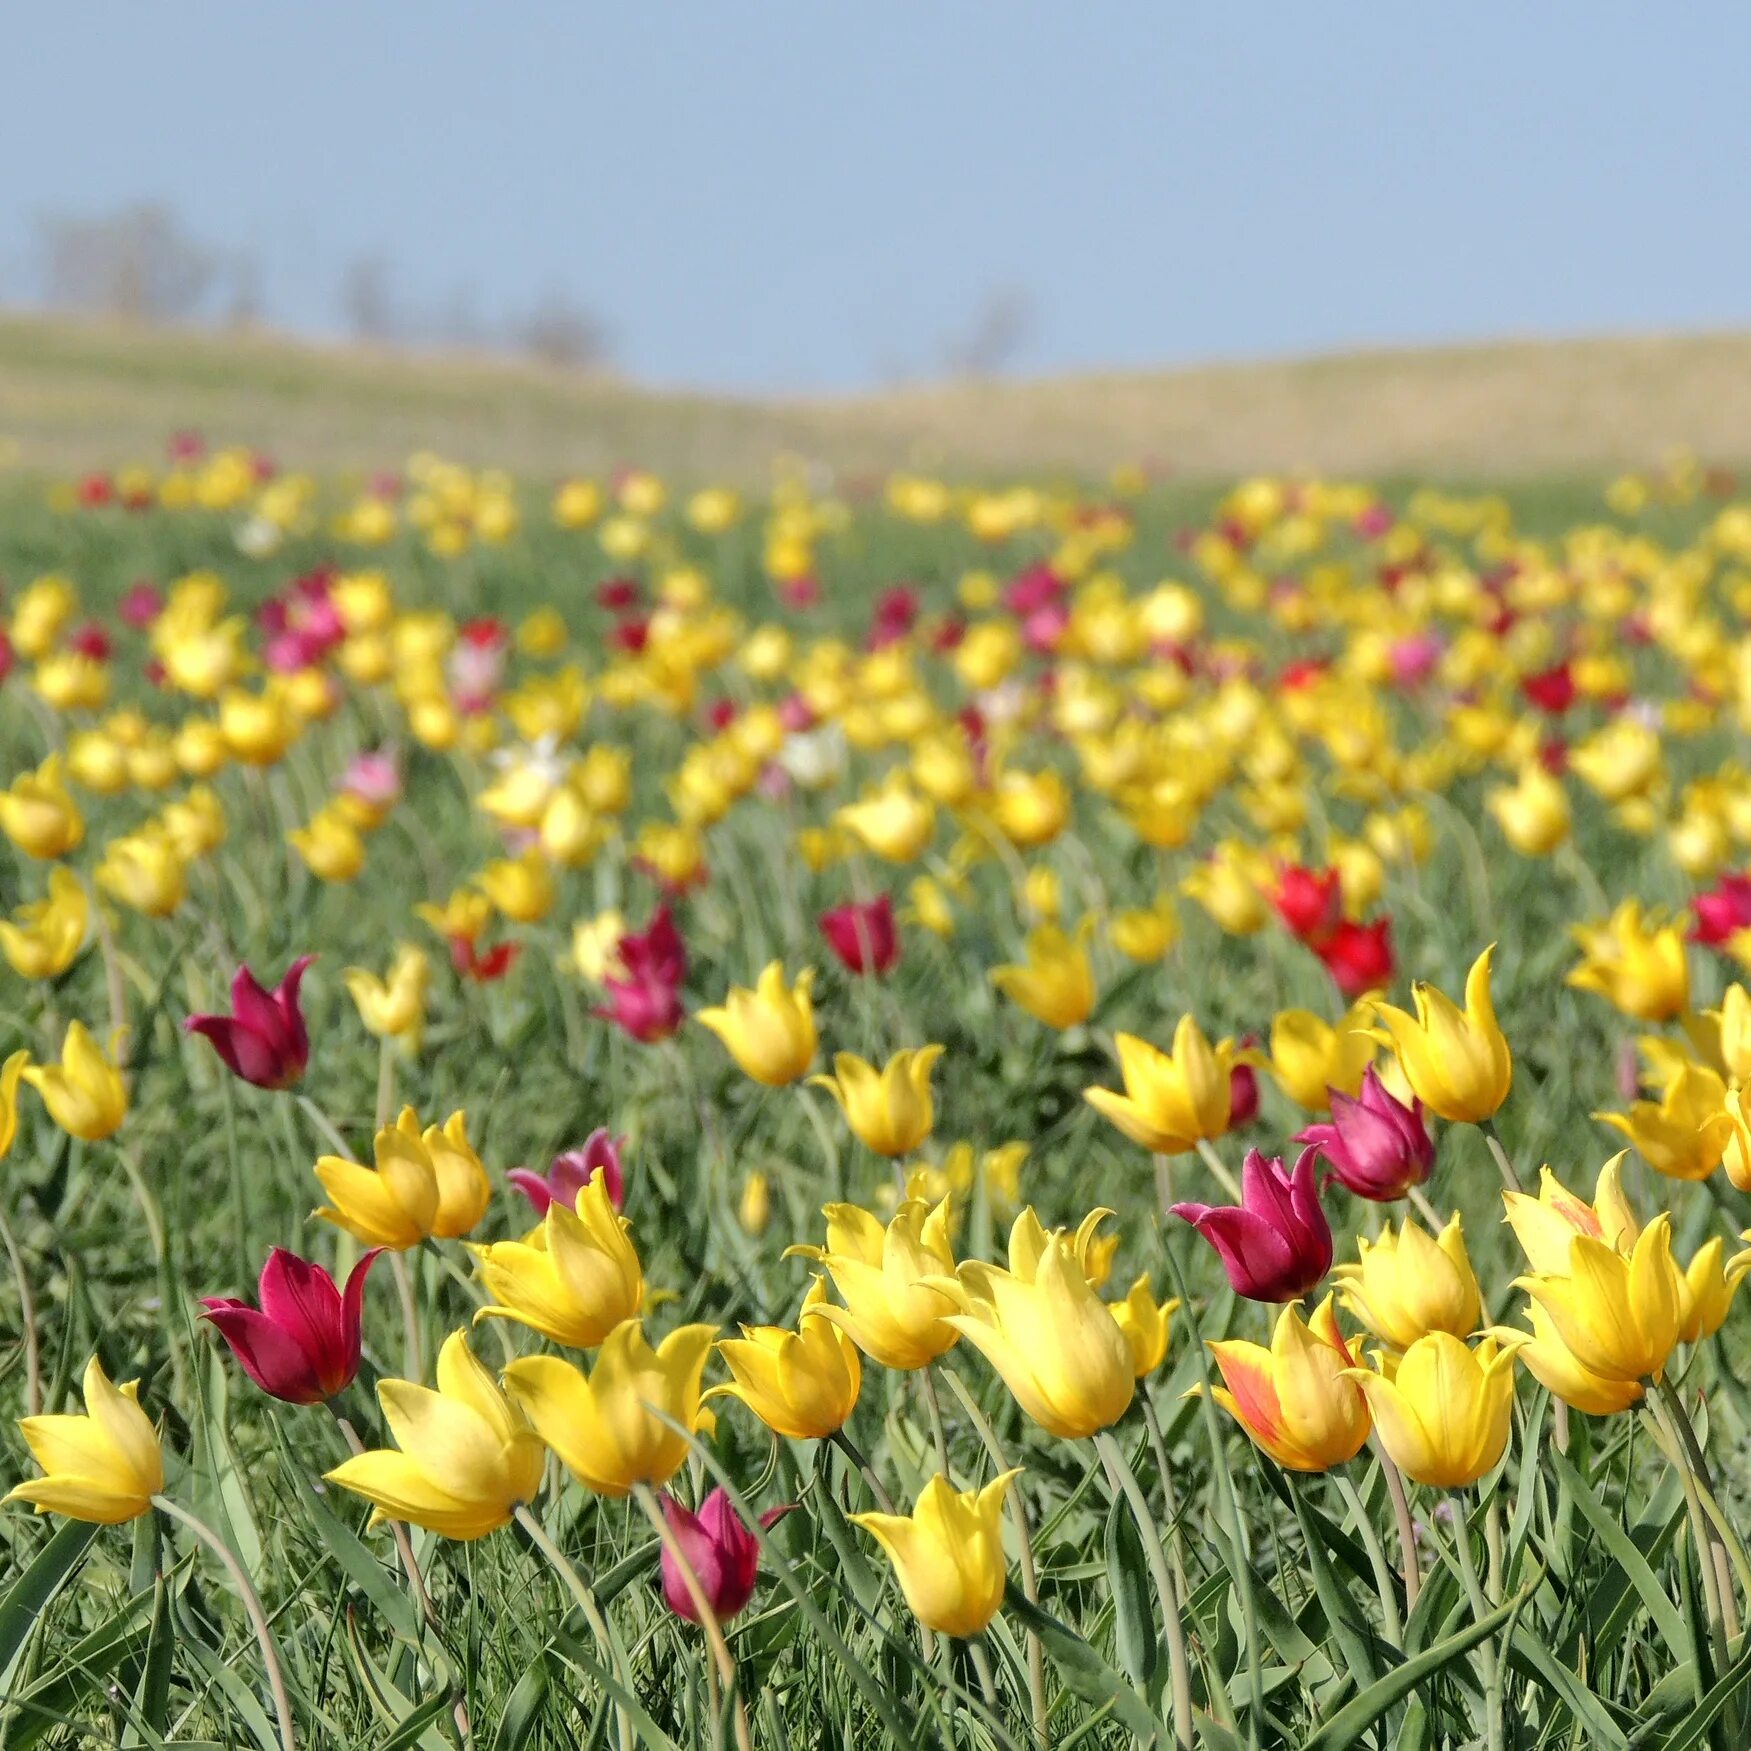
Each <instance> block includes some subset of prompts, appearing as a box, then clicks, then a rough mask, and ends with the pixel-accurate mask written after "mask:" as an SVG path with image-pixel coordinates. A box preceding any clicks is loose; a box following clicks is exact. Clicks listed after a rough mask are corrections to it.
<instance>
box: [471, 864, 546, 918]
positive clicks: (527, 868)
mask: <svg viewBox="0 0 1751 1751" xmlns="http://www.w3.org/2000/svg"><path fill="white" fill-rule="evenodd" d="M475 879H476V881H477V882H478V883H479V884H480V889H481V891H482V892H483V893H484V894H485V895H486V897H487V898H488V899H489V900H491V901H492V903H493V904H494V905H495V906H496V907H498V909H499V910H500V911H501V912H502V913H504V915H505V916H506V917H507V918H509V919H511V920H512V921H513V922H514V923H517V924H539V923H540V922H541V920H542V919H543V918H545V917H546V916H547V914H548V913H549V912H551V911H552V910H553V874H552V872H551V871H550V870H549V869H548V867H547V859H546V858H545V857H543V856H542V855H541V852H540V851H539V849H537V848H535V847H533V846H532V847H531V848H530V849H529V850H527V851H525V852H524V853H523V855H522V856H521V857H509V858H500V859H499V860H498V861H497V862H494V863H489V864H488V865H487V866H486V868H485V869H483V870H482V871H481V872H480V874H479V875H478V876H477V877H476V878H475Z"/></svg>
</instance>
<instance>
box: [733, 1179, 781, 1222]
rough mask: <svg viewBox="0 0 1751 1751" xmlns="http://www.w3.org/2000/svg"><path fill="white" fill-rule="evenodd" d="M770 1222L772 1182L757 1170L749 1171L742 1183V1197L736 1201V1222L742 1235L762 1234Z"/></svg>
mask: <svg viewBox="0 0 1751 1751" xmlns="http://www.w3.org/2000/svg"><path fill="white" fill-rule="evenodd" d="M771 1220H772V1182H771V1181H770V1180H769V1179H767V1177H766V1175H765V1174H764V1173H762V1172H761V1171H760V1169H759V1168H757V1167H756V1168H753V1169H751V1170H750V1171H749V1173H748V1175H747V1177H746V1178H745V1179H744V1180H743V1181H742V1195H741V1197H739V1198H738V1199H737V1200H736V1221H737V1222H738V1223H740V1224H741V1229H742V1232H743V1233H744V1234H755V1235H759V1234H764V1233H765V1232H766V1224H767V1223H768V1222H770V1221H771Z"/></svg>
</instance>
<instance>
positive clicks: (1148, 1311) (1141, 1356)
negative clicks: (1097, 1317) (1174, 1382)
mask: <svg viewBox="0 0 1751 1751" xmlns="http://www.w3.org/2000/svg"><path fill="white" fill-rule="evenodd" d="M1178 1307H1179V1299H1178V1297H1177V1296H1176V1297H1175V1298H1174V1299H1172V1300H1170V1301H1159V1302H1158V1301H1157V1300H1156V1299H1155V1296H1154V1295H1153V1294H1152V1293H1151V1291H1150V1288H1149V1279H1148V1277H1147V1276H1142V1277H1139V1278H1137V1280H1136V1281H1135V1282H1134V1283H1132V1285H1131V1287H1130V1288H1129V1289H1128V1290H1127V1291H1126V1292H1125V1297H1124V1299H1123V1300H1122V1301H1113V1302H1109V1303H1108V1311H1109V1312H1110V1313H1111V1314H1112V1316H1113V1318H1114V1319H1115V1320H1116V1321H1117V1322H1118V1327H1119V1330H1120V1331H1122V1332H1123V1333H1124V1334H1125V1342H1126V1343H1127V1344H1129V1345H1130V1346H1131V1371H1132V1373H1133V1374H1135V1375H1136V1376H1137V1378H1138V1379H1139V1380H1141V1379H1143V1378H1144V1377H1145V1376H1146V1375H1150V1374H1153V1373H1154V1372H1155V1370H1156V1369H1157V1368H1159V1367H1160V1366H1161V1364H1162V1363H1163V1362H1164V1361H1166V1359H1167V1344H1168V1339H1169V1338H1170V1337H1171V1335H1172V1331H1173V1315H1174V1313H1175V1311H1176V1310H1177V1309H1178Z"/></svg>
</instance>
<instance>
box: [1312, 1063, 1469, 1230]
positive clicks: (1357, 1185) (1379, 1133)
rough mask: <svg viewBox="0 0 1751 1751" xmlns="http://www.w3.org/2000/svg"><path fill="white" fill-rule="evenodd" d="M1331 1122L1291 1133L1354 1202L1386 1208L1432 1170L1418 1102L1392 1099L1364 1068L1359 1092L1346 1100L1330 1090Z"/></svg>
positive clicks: (1429, 1139) (1430, 1145) (1432, 1153)
mask: <svg viewBox="0 0 1751 1751" xmlns="http://www.w3.org/2000/svg"><path fill="white" fill-rule="evenodd" d="M1329 1092H1330V1095H1331V1119H1330V1121H1329V1122H1328V1123H1325V1124H1320V1125H1309V1126H1308V1127H1307V1129H1306V1130H1305V1131H1301V1132H1298V1133H1297V1134H1296V1138H1295V1141H1296V1142H1297V1143H1306V1144H1310V1145H1312V1146H1313V1147H1314V1148H1316V1149H1317V1150H1318V1151H1319V1153H1320V1154H1321V1155H1322V1156H1323V1157H1324V1158H1325V1161H1326V1164H1327V1165H1328V1166H1329V1167H1330V1168H1331V1170H1332V1172H1333V1173H1334V1174H1336V1175H1337V1177H1338V1180H1339V1182H1340V1183H1341V1184H1342V1185H1343V1186H1344V1187H1345V1189H1346V1190H1348V1191H1352V1192H1354V1193H1355V1194H1356V1196H1357V1197H1359V1198H1371V1199H1373V1200H1374V1201H1375V1202H1376V1203H1390V1202H1392V1200H1394V1199H1395V1198H1402V1197H1403V1196H1404V1195H1405V1193H1406V1192H1408V1191H1409V1190H1410V1189H1411V1187H1412V1186H1419V1185H1421V1184H1422V1183H1423V1182H1424V1181H1425V1180H1426V1179H1427V1178H1428V1177H1429V1174H1430V1173H1431V1171H1432V1170H1433V1168H1434V1166H1435V1140H1434V1139H1433V1138H1432V1137H1431V1136H1430V1135H1429V1127H1428V1125H1427V1124H1426V1123H1425V1122H1424V1119H1423V1103H1422V1102H1421V1101H1420V1100H1416V1099H1414V1098H1413V1099H1412V1101H1411V1103H1410V1104H1409V1105H1408V1106H1407V1105H1405V1103H1404V1102H1402V1101H1400V1100H1398V1099H1396V1098H1395V1097H1394V1096H1393V1094H1392V1093H1391V1092H1390V1091H1389V1090H1388V1089H1387V1087H1386V1084H1385V1083H1383V1082H1382V1081H1381V1080H1380V1077H1379V1074H1378V1073H1377V1072H1376V1071H1375V1069H1374V1066H1373V1065H1372V1064H1370V1065H1369V1066H1368V1068H1367V1070H1365V1071H1364V1072H1363V1075H1362V1089H1361V1093H1360V1094H1359V1095H1358V1096H1356V1097H1354V1098H1352V1097H1351V1096H1350V1095H1348V1094H1345V1093H1342V1092H1341V1091H1340V1090H1338V1089H1336V1088H1334V1089H1332V1090H1330V1091H1329Z"/></svg>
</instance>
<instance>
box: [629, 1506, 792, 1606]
mask: <svg viewBox="0 0 1751 1751" xmlns="http://www.w3.org/2000/svg"><path fill="white" fill-rule="evenodd" d="M662 1502H663V1518H664V1519H665V1520H667V1521H668V1523H669V1530H670V1531H671V1532H672V1533H674V1535H675V1543H676V1545H677V1547H678V1548H679V1550H680V1555H681V1559H682V1561H685V1562H686V1564H687V1566H688V1568H690V1569H691V1570H692V1571H693V1577H694V1579H695V1580H696V1581H697V1582H698V1583H699V1590H700V1592H702V1593H703V1594H704V1595H705V1601H706V1603H707V1604H708V1605H709V1606H710V1607H711V1612H712V1615H713V1616H714V1617H715V1618H716V1619H717V1620H718V1622H719V1623H728V1622H729V1620H730V1619H731V1618H732V1617H734V1616H736V1614H737V1613H738V1612H740V1611H741V1610H742V1609H743V1607H744V1606H746V1605H747V1603H748V1601H749V1600H750V1599H752V1598H753V1597H754V1582H755V1580H756V1578H757V1577H758V1574H759V1569H760V1546H759V1543H758V1541H757V1540H756V1539H755V1537H754V1535H753V1533H751V1532H750V1531H749V1530H748V1528H747V1527H746V1526H745V1525H744V1524H743V1523H742V1518H741V1516H740V1515H739V1514H738V1513H737V1512H736V1510H735V1507H734V1505H733V1504H732V1503H731V1501H730V1498H729V1496H728V1495H727V1494H725V1492H724V1490H723V1488H722V1486H721V1485H720V1486H719V1487H718V1488H717V1489H714V1490H713V1491H712V1492H711V1494H710V1495H709V1496H707V1497H706V1498H705V1500H704V1501H703V1502H702V1503H701V1504H700V1508H699V1512H698V1513H697V1514H695V1513H694V1512H693V1511H692V1510H691V1509H690V1508H684V1507H683V1506H682V1505H681V1504H680V1503H679V1502H677V1501H676V1500H675V1498H674V1497H673V1496H671V1495H668V1494H666V1493H665V1494H664V1496H663V1498H662ZM795 1506H796V1504H795V1503H794V1502H786V1503H785V1504H784V1505H783V1506H782V1507H778V1508H768V1509H767V1510H766V1511H765V1512H764V1513H763V1514H762V1515H761V1516H760V1526H761V1529H762V1530H767V1529H769V1528H771V1527H773V1526H775V1525H776V1524H777V1523H778V1522H779V1521H780V1520H782V1519H783V1518H784V1516H785V1515H786V1514H788V1513H790V1512H791V1510H792V1509H793V1508H795ZM663 1599H664V1601H665V1602H666V1603H667V1605H668V1607H669V1609H670V1610H671V1611H672V1612H674V1613H675V1615H676V1616H677V1617H684V1618H686V1620H687V1621H688V1622H689V1623H697V1622H698V1621H699V1612H698V1609H697V1607H696V1606H695V1605H694V1603H693V1594H692V1592H691V1590H690V1589H689V1588H688V1585H687V1582H686V1579H685V1577H684V1576H683V1574H682V1572H681V1562H680V1561H677V1560H676V1557H675V1555H674V1553H673V1552H671V1550H670V1549H669V1547H668V1546H667V1545H664V1546H663Z"/></svg>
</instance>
